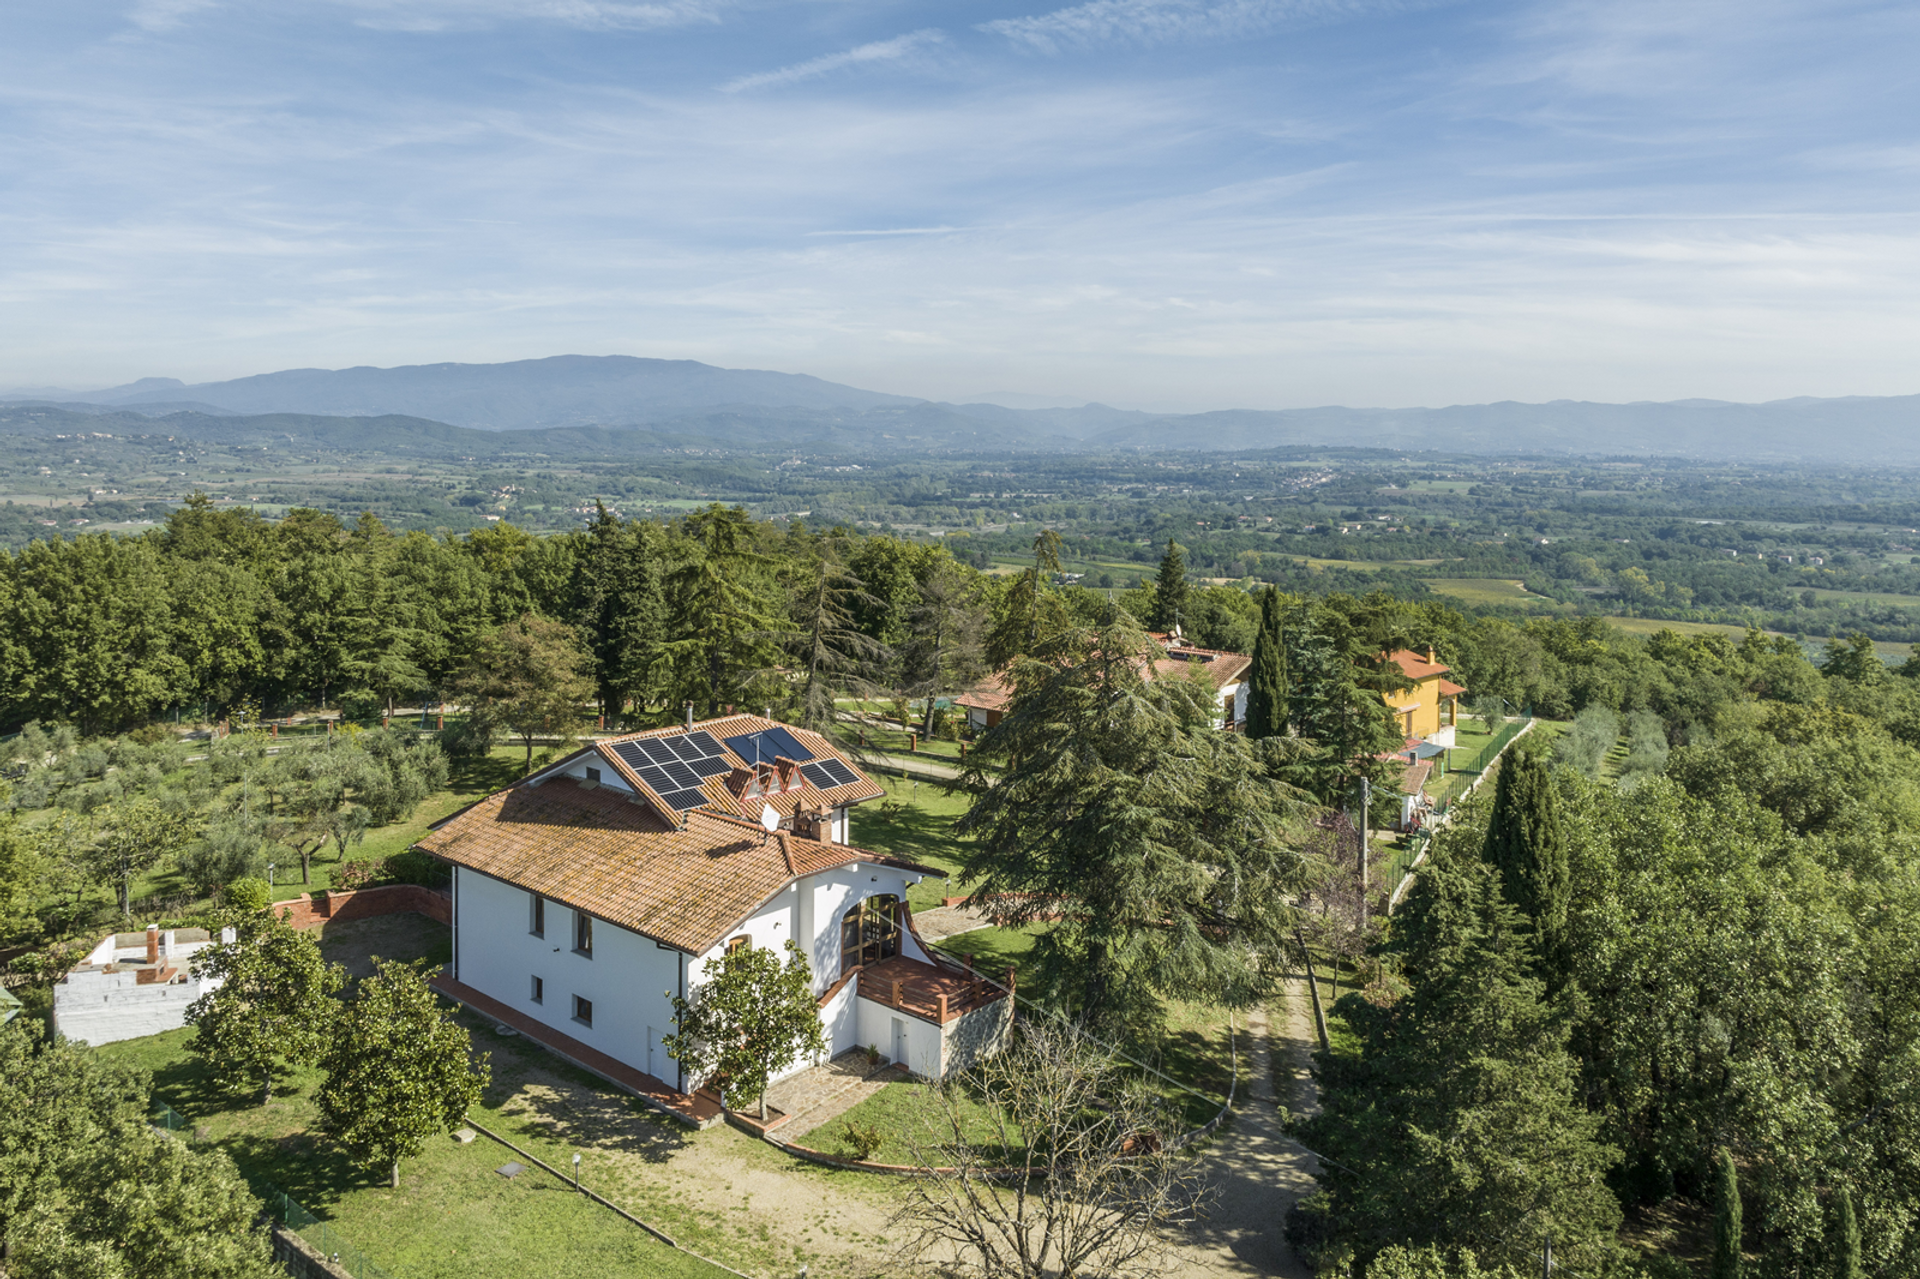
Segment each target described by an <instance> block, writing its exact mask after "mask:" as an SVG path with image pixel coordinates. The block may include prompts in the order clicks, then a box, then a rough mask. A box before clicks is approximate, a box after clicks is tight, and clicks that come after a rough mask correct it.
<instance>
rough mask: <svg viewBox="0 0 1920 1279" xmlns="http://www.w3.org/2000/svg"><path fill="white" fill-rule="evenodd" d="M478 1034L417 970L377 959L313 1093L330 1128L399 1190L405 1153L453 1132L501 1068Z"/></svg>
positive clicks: (335, 1035) (338, 1025)
mask: <svg viewBox="0 0 1920 1279" xmlns="http://www.w3.org/2000/svg"><path fill="white" fill-rule="evenodd" d="M488 1063H489V1054H486V1053H482V1054H481V1055H480V1056H479V1057H477V1058H476V1057H474V1055H473V1041H472V1036H470V1035H469V1034H468V1033H467V1030H466V1028H465V1027H464V1026H462V1025H460V1024H459V1023H458V1022H456V1021H455V1020H453V1018H452V1017H451V1016H449V1015H448V1014H447V1013H446V1012H445V1011H444V1010H442V1009H441V1008H440V1006H439V1004H438V1002H437V1001H436V1000H435V998H434V994H433V990H432V988H431V987H429V986H428V985H427V983H426V981H425V979H424V978H422V977H421V975H420V973H419V972H418V971H416V970H415V969H414V968H412V967H411V966H409V965H407V964H400V963H395V962H393V961H391V960H382V959H375V960H374V973H373V976H371V977H368V978H365V979H363V980H362V981H361V982H360V983H359V985H358V986H357V987H356V988H355V990H354V997H353V999H352V1000H350V1001H349V1002H348V1003H347V1005H346V1007H345V1008H344V1009H343V1010H342V1011H341V1015H340V1017H339V1018H338V1020H337V1021H336V1022H335V1024H334V1026H333V1028H332V1035H331V1042H330V1043H329V1044H328V1047H327V1051H326V1055H325V1057H324V1058H323V1059H322V1061H321V1066H322V1068H323V1069H325V1071H326V1072H327V1079H326V1082H325V1083H324V1084H322V1085H321V1086H320V1091H319V1092H318V1093H317V1094H315V1096H314V1102H315V1104H316V1105H317V1106H318V1107H319V1109H320V1119H321V1124H322V1126H323V1128H324V1129H325V1131H326V1132H327V1133H328V1134H329V1135H330V1136H331V1137H333V1139H334V1140H336V1141H338V1142H339V1143H340V1144H341V1145H343V1146H345V1147H346V1148H347V1149H348V1150H350V1151H352V1152H353V1153H354V1154H355V1155H356V1156H358V1157H359V1158H360V1159H362V1160H364V1161H365V1162H366V1163H367V1164H368V1165H369V1166H370V1167H374V1168H380V1169H384V1170H386V1171H388V1173H389V1174H390V1182H389V1184H390V1185H392V1187H393V1188H394V1189H396V1190H398V1189H399V1188H400V1161H401V1160H402V1159H411V1158H413V1157H414V1156H415V1155H418V1154H419V1153H420V1151H421V1149H422V1148H423V1147H424V1146H425V1144H426V1141H427V1138H429V1137H432V1136H434V1135H436V1134H438V1133H443V1132H451V1131H452V1130H453V1129H455V1128H457V1127H459V1126H460V1124H461V1123H463V1122H464V1121H465V1119H466V1114H467V1111H468V1109H469V1108H471V1107H472V1106H474V1105H476V1104H478V1102H479V1100H480V1095H481V1093H482V1092H484V1091H485V1089H486V1086H487V1083H488V1082H489V1080H491V1078H492V1075H493V1072H492V1067H491V1066H490V1065H489V1064H488Z"/></svg>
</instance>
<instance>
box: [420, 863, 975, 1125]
mask: <svg viewBox="0 0 1920 1279" xmlns="http://www.w3.org/2000/svg"><path fill="white" fill-rule="evenodd" d="M918 878H919V877H918V876H916V875H911V874H909V873H907V872H905V871H901V870H896V869H893V868H891V867H885V866H878V865H874V864H872V863H866V862H862V863H858V864H856V865H852V866H845V867H840V868H838V869H835V870H832V871H826V872H823V873H821V874H817V875H808V876H805V877H803V878H801V879H799V880H797V881H795V882H794V883H792V884H789V885H787V886H786V887H784V888H782V889H780V890H779V891H778V892H776V893H775V894H774V895H773V897H772V898H770V899H769V900H767V901H766V902H764V903H762V904H761V905H760V906H759V907H758V908H757V909H756V910H755V911H754V912H753V914H751V915H750V916H748V917H747V919H746V920H745V921H744V922H742V923H741V924H740V925H739V926H737V927H735V928H732V929H729V930H728V932H727V934H726V936H725V937H723V938H721V939H720V941H719V942H718V943H716V944H715V945H714V946H713V947H712V948H711V949H709V950H708V951H706V952H705V953H704V954H702V955H699V956H690V957H684V958H683V957H682V955H681V953H680V952H678V951H674V950H667V949H663V948H661V947H659V946H658V945H657V944H656V943H655V942H654V941H653V940H652V939H650V938H646V937H642V936H640V935H639V934H637V933H633V932H629V931H627V930H626V929H623V928H619V927H616V926H615V925H613V924H609V923H607V922H606V921H605V920H595V921H594V930H593V943H594V944H593V957H592V958H591V959H588V958H585V957H583V956H580V955H577V954H575V953H574V952H573V921H574V917H573V911H572V910H571V909H570V908H568V907H566V906H564V905H562V904H560V903H559V902H555V901H551V900H549V901H548V902H547V907H546V936H545V937H536V936H534V935H532V933H531V932H530V931H529V928H530V926H531V923H532V909H533V908H532V897H531V895H530V894H528V893H527V892H526V891H525V890H524V889H520V888H516V887H514V886H512V885H510V884H506V883H502V882H501V881H499V880H497V879H493V878H491V877H489V876H486V875H482V874H480V873H479V872H477V871H472V870H467V869H464V868H459V867H456V868H455V870H454V978H455V979H456V980H458V981H461V982H464V983H465V984H467V985H469V986H471V987H473V988H474V989H475V990H478V991H480V992H481V993H482V994H485V995H489V996H491V997H492V998H494V999H497V1000H499V1001H500V1002H501V1003H503V1004H506V1005H507V1006H508V1007H510V1008H513V1009H515V1010H516V1011H518V1012H520V1013H523V1014H525V1015H526V1016H528V1017H532V1018H534V1019H535V1020H537V1021H540V1022H543V1023H544V1024H546V1025H549V1026H552V1027H553V1028H554V1029H555V1030H558V1031H560V1032H561V1033H563V1034H566V1035H571V1036H572V1037H574V1038H575V1039H578V1040H579V1041H581V1042H582V1043H585V1044H590V1045H592V1046H593V1047H594V1048H597V1049H599V1050H600V1051H601V1052H604V1053H606V1054H607V1055H608V1056H610V1057H614V1058H617V1059H618V1060H620V1061H624V1062H626V1063H627V1064H628V1065H631V1066H633V1067H635V1068H636V1069H639V1070H644V1071H646V1072H647V1073H648V1074H650V1075H653V1076H654V1077H655V1078H658V1079H661V1080H663V1081H665V1082H666V1083H668V1084H670V1085H672V1086H673V1087H675V1088H681V1089H684V1088H685V1086H686V1083H687V1081H686V1080H684V1079H682V1078H681V1077H680V1075H679V1073H678V1067H677V1065H676V1064H675V1063H674V1062H673V1061H671V1060H670V1059H669V1058H668V1057H667V1055H666V1051H665V1049H664V1048H662V1047H661V1046H660V1043H659V1039H660V1036H662V1035H665V1034H670V1033H672V1028H673V1005H672V1002H671V1000H670V998H669V997H668V995H669V993H670V992H671V993H678V992H681V991H683V990H684V992H685V993H686V994H687V995H688V996H691V995H692V993H693V991H694V990H695V989H696V988H697V987H698V986H699V985H700V983H701V982H702V981H703V980H705V977H706V964H707V963H708V962H709V961H711V960H716V959H718V958H720V957H721V956H722V955H724V954H725V953H726V946H727V942H728V941H729V940H731V939H732V938H734V937H737V936H741V935H745V936H747V937H750V938H751V939H752V943H753V945H755V946H761V947H765V948H767V949H770V950H774V951H784V949H785V943H786V941H787V939H788V938H790V937H791V938H793V939H794V940H795V941H797V942H798V943H799V945H800V949H801V952H802V953H803V954H805V955H806V956H807V959H808V962H809V964H810V965H811V967H812V969H813V990H814V993H815V994H816V995H819V994H823V993H825V991H826V989H827V988H828V987H829V986H831V985H832V984H833V983H834V982H835V981H836V980H838V979H839V976H840V918H841V916H842V915H843V914H845V913H846V911H847V910H848V909H849V908H850V907H851V906H852V905H853V904H854V903H855V902H858V901H861V900H864V899H865V898H867V897H872V896H878V895H888V894H891V895H893V896H896V897H899V898H901V899H902V900H905V898H906V893H907V887H908V886H909V885H910V884H911V883H913V882H915V881H916V880H917V879H918ZM901 941H902V945H901V953H902V954H904V955H906V956H907V957H908V958H911V959H918V960H921V961H923V962H925V961H927V955H926V952H925V951H923V950H922V949H921V948H920V947H919V945H918V944H917V943H916V942H915V940H914V938H913V936H912V934H910V933H909V934H905V935H904V936H903V937H902V939H901ZM683 963H684V973H683V972H682V969H681V965H682V964H683ZM536 975H538V976H540V977H542V978H543V979H544V981H545V1000H544V1002H542V1003H539V1004H536V1003H534V1002H533V997H532V989H533V978H534V976H536ZM683 978H684V985H682V981H683ZM575 995H581V996H584V997H585V998H587V999H590V1000H592V1001H593V1013H594V1016H593V1025H592V1026H591V1027H589V1026H583V1025H581V1024H580V1023H579V1022H577V1021H575V1020H574V1019H573V1015H572V1012H573V996H575ZM863 1002H865V1001H858V1000H855V999H854V998H853V988H852V984H851V983H849V985H848V987H847V989H846V990H844V991H842V992H841V995H840V997H839V998H837V999H836V1000H835V1001H834V1003H833V1005H831V1006H829V1007H828V1008H826V1009H823V1010H822V1013H821V1018H822V1022H823V1025H824V1026H825V1029H826V1031H827V1042H828V1053H829V1055H832V1054H837V1053H841V1052H844V1051H846V1050H847V1049H849V1048H853V1047H863V1046H866V1045H868V1044H871V1043H879V1044H880V1051H881V1052H883V1053H885V1054H887V1055H888V1056H892V1049H891V1047H890V1045H891V1043H892V1040H891V1038H890V1037H888V1038H886V1039H885V1042H881V1041H879V1040H875V1039H872V1038H869V1037H868V1036H869V1034H870V1033H879V1034H881V1035H883V1036H890V1035H891V1031H890V1028H889V1027H887V1026H886V1025H885V1024H884V1023H883V1024H882V1025H881V1026H880V1027H879V1030H878V1031H877V1032H875V1031H873V1028H872V1027H871V1026H868V1025H865V1024H863V1022H862V1018H864V1017H866V1016H867V1014H866V1013H864V1012H862V1011H860V1010H859V1009H858V1008H856V1007H855V1005H856V1004H859V1003H863ZM908 1020H910V1021H914V1022H915V1023H916V1024H917V1025H919V1026H922V1027H923V1028H924V1029H925V1032H926V1035H927V1042H926V1043H925V1044H921V1045H920V1051H921V1056H922V1057H924V1058H926V1059H927V1060H928V1061H930V1062H932V1063H934V1064H935V1068H937V1063H938V1062H939V1032H938V1030H937V1028H935V1027H932V1026H928V1025H926V1023H923V1022H918V1021H917V1019H913V1018H909V1019H908ZM914 1033H916V1034H917V1033H918V1032H914ZM914 1042H915V1043H918V1042H919V1041H918V1040H915V1041H914ZM811 1064H812V1063H811V1062H806V1061H803V1062H799V1063H797V1064H796V1065H794V1066H793V1067H792V1068H791V1069H790V1070H788V1071H787V1072H786V1073H787V1074H792V1073H796V1072H798V1071H800V1070H803V1069H805V1068H806V1067H807V1066H809V1065H811ZM912 1068H913V1069H915V1070H919V1069H920V1067H918V1066H915V1067H912ZM780 1077H784V1075H783V1076H780Z"/></svg>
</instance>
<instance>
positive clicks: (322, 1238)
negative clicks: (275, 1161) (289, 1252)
mask: <svg viewBox="0 0 1920 1279" xmlns="http://www.w3.org/2000/svg"><path fill="white" fill-rule="evenodd" d="M252 1185H253V1193H254V1194H256V1195H259V1196H260V1198H261V1199H262V1200H264V1201H265V1203H266V1205H267V1212H268V1213H269V1214H270V1215H271V1216H272V1217H273V1219H274V1220H275V1221H277V1222H279V1223H280V1224H281V1225H283V1226H285V1227H286V1228H287V1229H289V1230H291V1231H293V1233H294V1234H296V1235H299V1236H300V1237H301V1238H302V1239H304V1240H306V1241H307V1243H308V1244H309V1245H310V1246H311V1247H312V1248H313V1250H314V1251H315V1252H317V1253H319V1254H320V1255H321V1256H323V1257H325V1258H326V1259H327V1260H328V1261H329V1262H331V1263H332V1264H333V1265H335V1266H337V1267H339V1268H340V1269H341V1270H344V1271H346V1272H347V1273H348V1274H350V1275H352V1276H353V1279H393V1277H392V1276H391V1275H389V1274H388V1273H387V1272H386V1271H384V1270H382V1269H381V1268H380V1267H379V1266H377V1265H375V1264H374V1262H373V1261H372V1259H370V1258H369V1257H368V1256H367V1254H366V1253H364V1252H361V1251H360V1250H359V1249H358V1248H356V1247H354V1246H353V1244H352V1243H351V1242H350V1241H348V1240H346V1239H343V1238H341V1237H340V1232H339V1231H337V1230H335V1229H334V1228H333V1227H332V1226H330V1225H328V1224H327V1223H326V1222H324V1221H322V1220H320V1218H318V1217H316V1216H314V1215H313V1214H312V1213H311V1212H308V1211H307V1210H306V1208H304V1207H303V1206H301V1204H300V1203H299V1202H298V1201H297V1200H295V1199H294V1198H293V1197H292V1196H291V1195H289V1194H287V1193H286V1192H285V1191H283V1190H281V1189H280V1188H279V1187H278V1186H276V1185H274V1184H273V1183H272V1182H270V1181H255V1182H253V1183H252Z"/></svg>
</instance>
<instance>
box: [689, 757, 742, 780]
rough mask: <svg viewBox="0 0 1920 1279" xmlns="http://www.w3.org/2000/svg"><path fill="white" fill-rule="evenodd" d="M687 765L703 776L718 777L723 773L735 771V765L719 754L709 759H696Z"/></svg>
mask: <svg viewBox="0 0 1920 1279" xmlns="http://www.w3.org/2000/svg"><path fill="white" fill-rule="evenodd" d="M687 767H688V768H691V769H692V770H693V771H694V772H696V773H698V774H700V776H702V777H718V776H719V775H720V774H722V773H730V772H732V771H733V765H732V764H730V763H728V762H727V761H726V759H724V758H723V757H721V756H718V755H715V756H712V757H711V758H708V759H696V760H694V761H693V762H692V763H691V764H688V765H687Z"/></svg>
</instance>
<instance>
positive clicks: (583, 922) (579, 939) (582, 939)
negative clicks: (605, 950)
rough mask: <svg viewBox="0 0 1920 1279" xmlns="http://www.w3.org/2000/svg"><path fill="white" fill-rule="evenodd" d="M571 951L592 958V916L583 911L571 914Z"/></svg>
mask: <svg viewBox="0 0 1920 1279" xmlns="http://www.w3.org/2000/svg"><path fill="white" fill-rule="evenodd" d="M573 949H574V953H575V954H579V955H585V956H586V957H587V958H588V959H592V958H593V916H592V915H589V914H587V913H585V912H584V911H578V910H576V911H574V912H573Z"/></svg>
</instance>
